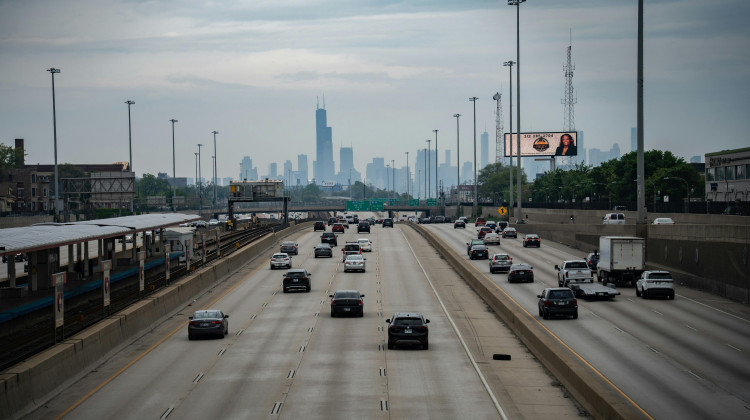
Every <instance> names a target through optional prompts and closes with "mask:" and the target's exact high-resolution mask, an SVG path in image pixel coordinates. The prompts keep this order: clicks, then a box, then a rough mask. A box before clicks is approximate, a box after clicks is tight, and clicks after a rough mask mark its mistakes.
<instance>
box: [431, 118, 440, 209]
mask: <svg viewBox="0 0 750 420" xmlns="http://www.w3.org/2000/svg"><path fill="white" fill-rule="evenodd" d="M432 131H434V132H435V198H437V199H438V205H440V194H439V193H438V183H439V181H438V180H439V179H440V176H439V175H438V146H437V133H438V131H437V130H432Z"/></svg>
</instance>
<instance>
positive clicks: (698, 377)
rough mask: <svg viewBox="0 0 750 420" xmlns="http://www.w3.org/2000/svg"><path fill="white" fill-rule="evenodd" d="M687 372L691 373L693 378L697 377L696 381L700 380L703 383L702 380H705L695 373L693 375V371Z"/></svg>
mask: <svg viewBox="0 0 750 420" xmlns="http://www.w3.org/2000/svg"><path fill="white" fill-rule="evenodd" d="M685 372H687V373H689V374H691V375H693V376H694V377H695V378H696V379H698V380H699V381H702V380H703V378H701V377H700V376H698V375H696V374H695V373H693V372H691V371H689V370H686V371H685Z"/></svg>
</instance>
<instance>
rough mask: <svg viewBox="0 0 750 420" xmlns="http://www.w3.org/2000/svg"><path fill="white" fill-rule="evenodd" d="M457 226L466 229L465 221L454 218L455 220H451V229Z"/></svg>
mask: <svg viewBox="0 0 750 420" xmlns="http://www.w3.org/2000/svg"><path fill="white" fill-rule="evenodd" d="M458 228H462V229H466V222H464V221H463V220H456V221H455V222H453V229H458Z"/></svg>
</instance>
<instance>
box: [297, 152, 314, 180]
mask: <svg viewBox="0 0 750 420" xmlns="http://www.w3.org/2000/svg"><path fill="white" fill-rule="evenodd" d="M297 172H299V180H300V181H299V183H300V184H301V185H307V183H308V182H310V171H309V170H308V168H307V155H297ZM296 184H297V183H296V182H295V185H296Z"/></svg>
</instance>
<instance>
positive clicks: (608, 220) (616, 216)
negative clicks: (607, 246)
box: [602, 213, 625, 225]
mask: <svg viewBox="0 0 750 420" xmlns="http://www.w3.org/2000/svg"><path fill="white" fill-rule="evenodd" d="M602 224H604V225H624V224H625V214H624V213H607V214H605V215H604V217H603V218H602Z"/></svg>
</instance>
